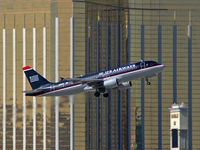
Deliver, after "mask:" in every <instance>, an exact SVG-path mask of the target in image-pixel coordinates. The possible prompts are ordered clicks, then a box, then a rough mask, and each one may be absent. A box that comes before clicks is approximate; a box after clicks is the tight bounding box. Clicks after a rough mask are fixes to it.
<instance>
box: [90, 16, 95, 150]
mask: <svg viewBox="0 0 200 150" xmlns="http://www.w3.org/2000/svg"><path fill="white" fill-rule="evenodd" d="M91 50H92V51H91V57H92V66H91V71H92V73H94V62H95V61H94V17H93V16H92V20H91ZM91 102H92V114H91V115H92V138H91V140H92V145H91V146H92V150H93V149H94V97H93V96H92V97H91Z"/></svg>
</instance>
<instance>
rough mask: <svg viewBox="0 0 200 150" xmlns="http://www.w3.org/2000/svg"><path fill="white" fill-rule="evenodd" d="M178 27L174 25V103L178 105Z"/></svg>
mask: <svg viewBox="0 0 200 150" xmlns="http://www.w3.org/2000/svg"><path fill="white" fill-rule="evenodd" d="M176 53H177V26H176V25H173V103H177V83H176V82H177V81H176V78H177V75H176V74H177V67H176V66H177V62H176V57H177V56H176Z"/></svg>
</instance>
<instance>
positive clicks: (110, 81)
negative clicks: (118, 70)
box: [103, 78, 118, 88]
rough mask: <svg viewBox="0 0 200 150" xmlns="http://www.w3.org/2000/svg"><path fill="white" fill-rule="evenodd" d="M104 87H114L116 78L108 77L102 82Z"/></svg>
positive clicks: (116, 82) (116, 85) (116, 83)
mask: <svg viewBox="0 0 200 150" xmlns="http://www.w3.org/2000/svg"><path fill="white" fill-rule="evenodd" d="M103 86H104V87H105V88H115V87H118V81H117V79H116V78H112V79H108V80H105V81H104V82H103Z"/></svg>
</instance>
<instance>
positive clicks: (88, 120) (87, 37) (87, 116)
mask: <svg viewBox="0 0 200 150" xmlns="http://www.w3.org/2000/svg"><path fill="white" fill-rule="evenodd" d="M88 28H89V20H88V18H87V25H86V39H87V45H86V58H87V59H86V73H87V74H88V73H89V69H90V68H89V64H90V57H89V56H90V49H89V30H88ZM86 123H87V124H86V139H87V140H86V142H87V143H86V149H87V150H89V149H90V99H89V96H88V94H87V96H86Z"/></svg>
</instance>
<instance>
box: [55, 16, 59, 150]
mask: <svg viewBox="0 0 200 150" xmlns="http://www.w3.org/2000/svg"><path fill="white" fill-rule="evenodd" d="M58 81H59V18H58V17H56V18H55V82H58ZM55 149H56V150H59V97H58V96H56V97H55Z"/></svg>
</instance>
